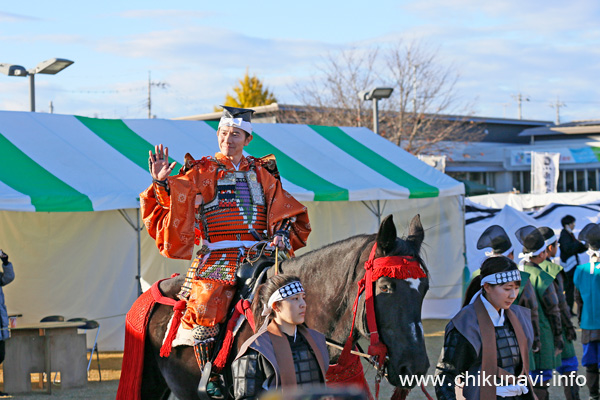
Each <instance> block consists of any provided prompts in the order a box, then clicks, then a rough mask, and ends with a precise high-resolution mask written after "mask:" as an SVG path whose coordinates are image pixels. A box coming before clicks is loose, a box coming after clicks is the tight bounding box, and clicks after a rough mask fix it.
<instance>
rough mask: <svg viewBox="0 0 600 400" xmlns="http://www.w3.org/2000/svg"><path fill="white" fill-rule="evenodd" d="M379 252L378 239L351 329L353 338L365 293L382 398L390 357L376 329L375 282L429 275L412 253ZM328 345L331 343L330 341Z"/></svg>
mask: <svg viewBox="0 0 600 400" xmlns="http://www.w3.org/2000/svg"><path fill="white" fill-rule="evenodd" d="M376 252H377V242H375V243H374V244H373V248H372V249H371V253H370V254H369V259H368V260H367V261H366V262H365V276H364V277H363V278H362V279H361V280H360V281H359V282H358V292H357V293H356V299H355V300H354V307H353V313H352V330H351V331H350V337H349V338H348V339H351V337H352V331H353V329H354V321H355V320H356V313H357V309H358V307H357V306H358V302H359V298H360V296H361V295H362V294H363V292H364V293H365V312H366V316H367V328H368V330H369V342H370V344H369V348H368V350H367V353H368V357H369V358H370V359H371V360H372V364H373V366H374V367H375V369H376V370H377V373H376V376H375V398H376V399H378V398H379V383H380V382H381V379H382V378H383V376H384V375H385V364H386V357H387V346H386V345H385V344H384V343H383V342H382V341H381V340H380V338H379V332H378V331H377V319H376V316H375V298H374V295H373V283H374V282H376V281H377V279H379V278H381V277H382V276H387V277H389V278H394V279H419V278H426V277H427V274H425V271H424V270H423V268H422V267H421V264H420V263H419V262H418V261H417V260H416V259H414V258H413V257H409V256H385V257H379V258H377V259H376V258H375V253H376ZM328 344H329V343H328ZM357 353H358V352H354V354H356V355H359V356H361V357H365V355H363V353H360V354H357ZM421 389H422V390H423V391H424V393H425V394H426V395H427V397H428V398H430V397H429V395H428V394H427V392H425V387H424V386H423V385H421Z"/></svg>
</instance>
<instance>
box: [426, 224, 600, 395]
mask: <svg viewBox="0 0 600 400" xmlns="http://www.w3.org/2000/svg"><path fill="white" fill-rule="evenodd" d="M561 223H562V226H563V229H562V231H561V232H560V236H559V237H558V238H557V236H556V235H555V233H554V231H553V230H552V229H551V228H549V227H544V226H542V227H534V226H531V225H527V226H524V227H521V228H519V229H518V230H517V231H516V232H515V236H516V238H517V240H518V241H519V243H520V244H521V245H522V248H523V250H522V252H521V253H520V254H518V258H517V259H515V252H514V247H513V245H512V243H511V240H510V237H509V235H508V234H507V233H506V231H505V230H504V229H503V228H502V227H501V226H498V225H493V226H490V227H489V228H488V229H486V230H485V232H484V233H483V234H482V235H481V237H480V238H479V240H478V243H477V248H478V249H485V248H489V249H491V250H490V251H489V252H486V256H487V258H486V259H485V261H484V262H483V263H482V265H481V269H479V270H477V271H475V273H474V274H473V279H472V281H471V283H470V285H469V287H468V288H467V291H466V294H465V300H464V304H463V308H462V310H461V311H460V312H459V313H458V314H457V315H456V316H454V317H453V318H452V320H451V321H450V322H449V323H448V325H447V327H446V332H445V337H444V346H443V349H442V352H441V355H440V358H439V361H438V364H437V367H436V375H438V376H440V377H443V378H444V384H442V385H439V386H436V394H437V397H438V399H455V398H456V394H455V393H456V390H457V388H456V386H455V383H456V382H457V380H456V378H457V376H461V377H462V379H463V384H461V385H459V386H460V388H459V390H462V394H463V396H464V397H465V398H466V399H467V400H470V399H480V398H481V399H484V398H485V399H492V398H493V399H495V398H498V399H511V400H525V399H534V398H537V399H539V400H546V399H548V398H549V392H548V388H549V386H550V385H551V384H553V383H554V381H552V382H551V380H552V379H553V374H554V371H556V372H557V373H558V374H559V376H560V377H561V378H562V379H559V380H558V382H559V383H560V385H561V386H562V387H563V388H564V397H565V398H566V399H567V400H579V399H580V398H581V396H580V393H579V386H578V382H579V381H578V380H577V379H576V378H577V371H578V369H579V362H580V361H579V360H578V359H577V356H576V354H575V341H576V339H577V334H576V324H575V323H574V320H575V316H576V317H577V321H578V322H577V324H579V325H580V327H581V329H582V334H581V336H582V337H581V343H582V346H583V349H582V350H583V357H582V359H581V364H582V365H583V366H584V367H585V369H586V378H587V379H586V385H587V387H588V388H589V392H590V399H595V400H597V399H598V398H599V388H598V382H599V378H598V376H599V375H598V367H599V365H600V347H599V344H600V296H598V294H597V293H600V225H598V224H594V223H590V224H588V225H586V226H585V227H584V228H583V229H582V230H581V232H580V233H579V236H578V237H575V235H574V233H573V230H574V228H575V218H573V217H572V216H570V215H567V216H565V217H564V218H563V219H562V221H561ZM558 252H560V256H559V257H557V253H558ZM585 252H587V254H588V255H589V257H590V262H589V263H581V261H582V260H581V259H580V255H581V254H582V253H585ZM581 258H583V257H581ZM515 261H517V262H515ZM574 304H576V305H577V306H576V307H574ZM475 321H476V322H475ZM486 376H487V377H489V379H490V381H486V380H485V377H486ZM469 377H478V378H479V380H477V379H469ZM480 396H481V397H480ZM534 396H535V397H534Z"/></svg>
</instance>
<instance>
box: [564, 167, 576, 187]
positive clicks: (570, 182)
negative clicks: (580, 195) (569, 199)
mask: <svg viewBox="0 0 600 400" xmlns="http://www.w3.org/2000/svg"><path fill="white" fill-rule="evenodd" d="M564 172H565V177H566V187H565V192H574V191H575V177H574V175H575V171H564Z"/></svg>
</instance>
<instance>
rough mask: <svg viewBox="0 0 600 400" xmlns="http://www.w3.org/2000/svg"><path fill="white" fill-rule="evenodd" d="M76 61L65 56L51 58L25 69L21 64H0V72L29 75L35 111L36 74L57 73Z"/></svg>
mask: <svg viewBox="0 0 600 400" xmlns="http://www.w3.org/2000/svg"><path fill="white" fill-rule="evenodd" d="M73 62H74V61H71V60H65V59H64V58H51V59H50V60H46V61H42V62H41V63H39V64H38V65H37V66H36V67H35V68H31V69H25V68H24V67H22V66H20V65H14V64H0V72H2V73H3V74H6V75H8V76H23V77H25V76H29V103H30V106H31V111H35V79H34V76H35V74H47V75H55V74H57V73H59V72H60V71H62V70H63V69H65V68H67V67H68V66H69V65H71V64H73Z"/></svg>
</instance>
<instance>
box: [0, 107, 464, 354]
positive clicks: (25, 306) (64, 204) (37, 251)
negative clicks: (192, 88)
mask: <svg viewBox="0 0 600 400" xmlns="http://www.w3.org/2000/svg"><path fill="white" fill-rule="evenodd" d="M216 128H217V126H216V123H213V122H203V121H173V120H160V119H153V120H103V119H93V118H84V117H76V116H70V115H54V114H41V113H28V112H0V148H2V150H3V152H2V153H3V157H2V161H0V166H1V167H0V210H2V211H0V226H1V227H2V229H0V247H1V248H3V249H4V250H5V251H6V252H7V253H8V254H9V255H10V257H11V260H12V261H13V263H14V265H15V270H16V275H17V278H16V280H15V282H13V283H12V284H11V285H9V286H7V287H5V293H6V299H7V306H8V308H9V312H11V313H20V314H23V318H22V323H25V322H35V321H37V320H39V319H40V318H41V317H43V316H45V315H50V314H62V315H65V317H67V318H70V317H87V318H90V319H92V318H93V319H99V322H100V324H101V332H100V339H101V344H100V346H101V348H102V347H103V348H104V349H106V350H108V349H119V348H122V343H123V341H122V335H123V331H124V330H123V326H124V314H125V313H126V311H127V310H128V309H129V307H130V306H131V304H132V302H133V301H134V300H135V298H136V296H137V281H136V279H135V276H136V275H137V271H136V269H137V268H136V265H137V263H138V243H141V254H142V257H141V280H142V284H143V286H146V285H147V284H148V283H152V282H154V281H155V280H157V279H161V278H164V277H167V276H169V275H170V274H171V273H173V272H179V273H185V271H186V269H187V265H188V262H184V261H174V260H167V259H165V258H163V257H162V256H160V255H159V254H158V251H157V250H156V248H155V247H154V244H153V242H152V240H151V239H150V238H149V236H148V235H147V233H145V231H144V232H142V233H141V240H138V237H137V232H136V230H135V229H132V227H134V228H135V227H137V226H139V222H138V215H137V209H138V208H139V200H138V196H139V193H140V192H141V191H143V190H144V189H145V188H146V187H147V186H148V184H149V183H150V181H151V178H150V175H149V173H148V172H147V158H148V151H149V150H151V149H153V145H155V144H158V143H164V144H165V145H166V146H168V147H169V156H170V158H171V159H172V160H173V161H177V162H178V163H179V164H181V163H182V162H183V158H184V155H185V154H186V153H187V152H190V153H192V155H193V156H195V157H196V158H200V157H201V156H203V155H212V154H214V153H215V152H217V151H218V146H217V141H216V138H215V133H216ZM253 128H254V130H255V132H254V135H253V140H252V142H251V144H250V145H249V146H248V147H247V148H246V149H247V155H252V156H255V157H261V156H263V155H266V154H269V153H272V154H275V156H276V158H277V165H278V168H279V171H280V173H281V177H282V183H283V186H284V188H285V189H286V190H288V191H289V192H290V193H291V194H292V195H294V196H295V197H296V198H297V199H299V200H300V201H302V202H303V203H304V204H306V205H307V207H308V209H309V215H310V218H311V222H312V225H313V233H312V234H311V237H310V239H309V244H308V246H307V250H310V249H315V248H318V247H321V246H322V245H324V244H327V243H331V242H333V241H335V240H339V239H343V238H346V237H348V236H351V235H354V234H358V233H370V232H376V230H377V226H378V219H377V217H375V216H374V215H373V212H372V211H371V210H370V209H369V208H368V207H370V208H371V209H372V210H376V209H377V208H379V210H380V212H381V213H382V214H383V215H386V214H389V213H392V214H394V217H395V221H396V224H397V226H398V228H399V233H400V234H402V233H404V234H405V233H406V232H405V230H406V229H405V227H406V226H407V225H408V222H409V221H410V219H411V218H412V216H413V215H414V214H417V213H420V214H421V218H422V221H423V225H424V227H425V229H426V239H425V242H426V247H425V251H426V252H427V255H426V260H427V262H428V266H429V268H430V271H431V277H432V290H431V291H430V295H429V296H428V300H427V301H426V304H425V311H424V314H425V317H427V316H429V317H448V316H451V315H452V313H453V312H454V311H456V310H457V308H456V307H457V305H458V303H459V302H460V282H461V276H462V268H463V267H464V259H463V257H462V253H463V248H464V242H463V237H462V234H459V235H457V234H456V232H462V228H463V218H462V212H461V207H462V200H461V199H462V195H463V194H464V187H463V185H462V184H461V183H458V182H456V181H454V180H453V179H451V178H449V177H447V176H446V175H444V174H442V173H441V172H439V171H437V170H435V169H434V168H431V167H429V166H428V165H426V164H425V163H423V162H421V161H419V160H418V159H416V158H415V157H413V156H412V155H410V154H408V153H406V152H405V151H403V150H402V149H400V148H398V147H397V146H395V145H393V144H392V143H390V142H389V141H387V140H385V139H384V138H382V137H380V136H378V135H376V134H374V133H373V132H371V131H369V130H368V129H366V128H337V127H322V126H309V125H291V124H253ZM176 169H178V167H177V168H176ZM365 206H368V207H365ZM438 249H444V252H445V254H438ZM449 299H450V301H448V300H449Z"/></svg>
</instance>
